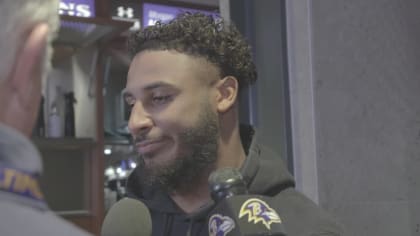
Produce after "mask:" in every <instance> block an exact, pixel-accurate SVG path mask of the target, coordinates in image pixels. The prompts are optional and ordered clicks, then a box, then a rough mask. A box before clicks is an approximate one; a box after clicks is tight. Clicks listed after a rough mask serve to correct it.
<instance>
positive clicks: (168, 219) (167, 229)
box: [163, 213, 174, 236]
mask: <svg viewBox="0 0 420 236" xmlns="http://www.w3.org/2000/svg"><path fill="white" fill-rule="evenodd" d="M173 221H174V218H173V216H172V215H169V214H168V213H166V214H165V219H164V223H163V225H164V228H163V236H168V235H170V233H171V229H172V223H173Z"/></svg>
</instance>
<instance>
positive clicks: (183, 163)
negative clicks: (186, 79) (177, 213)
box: [137, 106, 219, 193]
mask: <svg viewBox="0 0 420 236" xmlns="http://www.w3.org/2000/svg"><path fill="white" fill-rule="evenodd" d="M218 134H219V129H218V124H217V116H216V114H215V113H214V112H212V110H211V109H210V108H209V106H205V107H203V110H202V111H201V113H200V114H199V121H198V123H197V124H196V125H195V126H193V127H190V128H187V129H185V130H184V131H182V132H180V133H179V134H178V140H179V141H180V144H179V147H178V151H177V153H176V154H175V155H176V156H175V158H173V159H172V160H171V161H169V162H167V163H165V164H159V165H153V164H150V165H146V163H145V162H144V158H147V157H144V156H140V157H141V158H140V160H139V171H137V173H139V175H140V176H139V177H140V180H141V182H142V183H143V184H145V185H148V186H159V187H160V188H162V189H164V190H165V191H167V192H169V193H172V192H174V191H176V192H189V191H192V190H193V189H194V188H195V187H197V186H199V185H200V184H201V183H202V181H203V178H205V180H207V176H208V175H209V173H210V172H211V171H212V170H213V169H214V165H215V163H216V160H217V151H218V142H217V137H218Z"/></svg>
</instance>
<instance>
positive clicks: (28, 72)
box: [11, 23, 49, 93]
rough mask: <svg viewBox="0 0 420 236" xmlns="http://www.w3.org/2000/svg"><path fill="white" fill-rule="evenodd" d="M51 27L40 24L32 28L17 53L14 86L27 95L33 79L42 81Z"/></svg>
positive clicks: (13, 76) (13, 77)
mask: <svg viewBox="0 0 420 236" xmlns="http://www.w3.org/2000/svg"><path fill="white" fill-rule="evenodd" d="M48 31H49V27H48V25H47V24H46V23H40V24H37V25H35V27H33V28H32V31H30V32H29V34H28V36H27V37H26V38H25V39H24V41H23V43H22V47H21V48H20V49H19V50H18V51H17V54H16V60H15V65H14V68H13V74H12V78H11V79H12V81H11V82H12V86H13V87H14V88H15V89H17V90H18V91H20V92H22V93H26V92H28V91H25V90H28V89H30V87H31V86H30V85H32V84H33V81H31V80H33V79H38V80H40V79H41V75H42V71H43V68H42V67H43V66H44V65H43V63H44V58H43V57H44V56H45V51H46V50H45V49H46V46H47V38H48Z"/></svg>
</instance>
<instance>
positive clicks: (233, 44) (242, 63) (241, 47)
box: [128, 12, 257, 88]
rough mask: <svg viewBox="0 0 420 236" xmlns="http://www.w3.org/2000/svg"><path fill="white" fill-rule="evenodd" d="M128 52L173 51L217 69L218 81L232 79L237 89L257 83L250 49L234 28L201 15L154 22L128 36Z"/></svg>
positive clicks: (189, 14) (187, 15)
mask: <svg viewBox="0 0 420 236" xmlns="http://www.w3.org/2000/svg"><path fill="white" fill-rule="evenodd" d="M128 48H129V50H130V54H131V56H135V55H136V54H137V53H139V52H141V51H145V50H176V51H178V52H180V53H185V54H188V55H191V56H198V57H203V58H205V59H207V60H208V61H209V62H211V63H213V64H214V65H215V66H216V67H217V68H219V70H220V76H221V78H223V77H225V76H234V77H236V78H237V79H238V83H239V87H240V88H243V87H245V86H247V85H249V84H252V83H254V82H255V80H256V79H257V71H256V68H255V64H254V62H253V61H252V56H251V49H250V46H249V45H248V43H247V42H246V40H245V38H244V37H243V36H242V35H241V33H240V32H239V31H238V30H237V28H236V27H235V26H234V25H232V24H229V25H228V24H225V23H224V22H223V20H222V19H220V18H214V17H213V16H209V15H204V14H202V13H189V12H185V13H182V14H179V15H178V16H177V17H176V18H175V19H173V20H172V21H170V22H169V23H161V22H157V23H156V24H155V25H154V26H149V27H147V28H145V29H143V30H141V31H138V32H135V33H132V34H131V35H130V37H129V40H128Z"/></svg>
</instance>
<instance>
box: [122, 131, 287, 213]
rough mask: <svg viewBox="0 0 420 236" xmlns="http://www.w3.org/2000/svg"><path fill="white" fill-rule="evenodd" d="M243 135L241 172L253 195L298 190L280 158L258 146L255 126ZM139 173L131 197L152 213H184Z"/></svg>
mask: <svg viewBox="0 0 420 236" xmlns="http://www.w3.org/2000/svg"><path fill="white" fill-rule="evenodd" d="M240 135H241V140H242V144H243V146H244V149H245V152H246V154H247V158H246V160H245V161H244V163H243V164H242V167H241V168H240V172H241V173H242V176H243V178H244V180H245V182H246V183H247V186H248V191H249V193H251V194H258V195H267V196H274V195H276V194H278V193H279V192H281V191H282V190H284V189H286V188H289V187H294V185H295V183H294V181H293V178H292V176H291V175H290V173H289V172H288V171H287V169H286V168H285V165H284V164H283V161H282V160H281V158H280V157H279V155H276V154H275V153H274V152H272V151H270V150H269V149H267V148H265V147H264V146H263V145H261V144H260V143H259V142H258V136H257V134H256V132H255V130H254V129H253V128H252V127H251V126H247V125H241V127H240ZM273 163H275V164H273ZM138 171H139V168H136V169H135V170H134V171H133V172H132V173H131V175H130V176H129V178H128V180H127V195H128V197H131V198H136V199H139V200H141V201H142V202H143V203H144V204H146V205H147V206H148V207H149V208H150V209H153V210H156V211H159V212H163V213H179V214H180V213H182V211H181V210H180V209H179V208H178V207H177V205H176V204H175V203H174V202H173V201H172V199H171V198H170V197H169V196H168V194H166V193H165V192H164V191H163V190H161V189H159V187H156V186H152V187H150V186H144V185H142V184H141V181H140V180H139V176H140V175H139V174H138Z"/></svg>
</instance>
